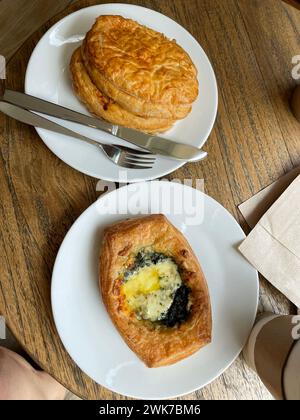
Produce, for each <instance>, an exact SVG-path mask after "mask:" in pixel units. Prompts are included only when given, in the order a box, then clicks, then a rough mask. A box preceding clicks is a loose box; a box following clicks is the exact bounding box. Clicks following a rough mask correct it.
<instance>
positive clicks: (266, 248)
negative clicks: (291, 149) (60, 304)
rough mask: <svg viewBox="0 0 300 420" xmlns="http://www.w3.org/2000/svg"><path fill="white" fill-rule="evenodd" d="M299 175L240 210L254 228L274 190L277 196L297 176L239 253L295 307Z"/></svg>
mask: <svg viewBox="0 0 300 420" xmlns="http://www.w3.org/2000/svg"><path fill="white" fill-rule="evenodd" d="M299 173H300V169H299V168H296V169H295V170H294V171H292V172H291V173H289V174H288V175H286V176H285V177H283V178H282V179H281V180H279V181H277V182H276V183H275V184H272V185H271V186H270V187H267V189H265V190H263V191H261V192H260V193H259V194H258V195H256V196H255V197H253V198H252V199H250V200H248V202H246V203H243V204H242V205H241V206H240V207H239V209H240V210H241V212H242V214H243V215H244V216H245V219H246V220H249V224H250V225H252V226H253V224H255V221H256V220H255V219H256V218H257V217H259V216H260V215H261V213H263V211H264V210H266V209H267V208H268V207H269V206H270V200H271V196H272V195H273V197H274V194H273V193H274V191H275V196H276V195H277V194H278V192H279V191H281V190H282V189H284V187H285V186H286V184H288V183H289V181H291V180H292V179H293V178H294V177H295V176H296V179H295V180H294V181H293V182H292V183H291V184H290V185H289V186H288V188H287V189H286V190H285V191H284V192H283V194H282V195H281V196H280V197H279V198H278V199H277V201H276V202H275V203H274V204H273V205H272V206H271V207H270V208H269V209H268V210H267V211H266V213H265V214H264V215H263V216H262V217H261V218H260V219H259V221H258V223H257V225H256V226H255V228H254V229H253V230H252V232H251V233H250V234H249V236H248V237H247V238H246V239H245V241H244V242H243V243H242V244H241V245H240V247H239V250H240V251H241V253H242V254H243V255H244V256H245V257H246V258H247V260H248V261H249V262H250V263H251V264H252V265H253V266H254V267H255V268H256V269H257V270H258V271H259V272H260V273H261V274H262V275H263V276H264V277H265V278H266V279H267V280H268V281H269V282H270V283H272V284H273V285H274V286H275V287H276V288H277V289H278V290H280V291H281V292H282V293H283V294H284V295H285V296H286V297H287V298H288V299H289V300H290V301H291V302H293V303H294V304H295V305H296V306H297V307H300V176H299V175H298V174H299ZM297 175H298V176H297ZM272 191H273V193H272Z"/></svg>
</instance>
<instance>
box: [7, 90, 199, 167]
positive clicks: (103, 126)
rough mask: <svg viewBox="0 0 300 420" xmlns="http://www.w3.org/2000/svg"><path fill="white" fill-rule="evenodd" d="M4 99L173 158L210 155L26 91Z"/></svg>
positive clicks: (191, 158) (193, 159)
mask: <svg viewBox="0 0 300 420" xmlns="http://www.w3.org/2000/svg"><path fill="white" fill-rule="evenodd" d="M2 101H4V102H8V103H10V104H12V105H16V106H21V107H22V108H24V109H29V110H31V111H35V112H39V113H42V114H46V115H49V116H52V117H57V118H61V119H63V120H67V121H71V122H75V123H78V124H83V125H86V126H88V127H92V128H97V129H100V130H102V131H105V132H106V133H109V134H111V135H113V136H115V137H119V138H121V139H123V140H126V141H127V142H129V143H131V144H134V145H136V146H138V147H141V148H142V149H146V150H148V151H150V152H152V153H154V154H159V155H162V156H166V157H169V158H171V159H175V160H183V161H199V160H202V159H204V158H205V157H206V156H207V153H206V152H204V151H203V150H201V149H198V148H197V147H194V146H191V145H188V144H184V143H178V142H175V141H172V140H169V139H166V138H164V137H160V136H154V135H151V134H145V133H142V132H140V131H137V130H133V129H130V128H126V127H122V126H118V125H114V124H111V123H108V122H106V121H104V120H100V119H98V118H94V117H91V116H88V115H84V114H81V113H79V112H76V111H73V110H71V109H68V108H65V107H63V106H60V105H57V104H54V103H52V102H48V101H45V100H44V99H40V98H36V97H34V96H31V95H27V94H25V93H21V92H16V91H12V90H9V89H6V91H5V93H4V95H3V97H2Z"/></svg>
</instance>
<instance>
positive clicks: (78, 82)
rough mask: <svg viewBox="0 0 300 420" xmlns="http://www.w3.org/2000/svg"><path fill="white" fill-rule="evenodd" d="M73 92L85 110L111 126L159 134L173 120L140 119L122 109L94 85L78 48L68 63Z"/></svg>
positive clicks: (169, 125) (169, 126)
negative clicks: (115, 125)
mask: <svg viewBox="0 0 300 420" xmlns="http://www.w3.org/2000/svg"><path fill="white" fill-rule="evenodd" d="M70 72H71V77H72V82H73V87H74V90H75V92H76V94H77V96H78V97H79V99H80V100H81V101H82V102H83V103H84V104H85V105H86V107H87V109H88V110H89V111H90V112H91V113H93V114H95V115H96V116H98V117H100V118H103V119H105V120H107V121H109V122H111V123H113V124H117V125H123V126H126V127H129V128H133V129H136V130H141V131H144V132H147V133H161V132H164V131H166V130H168V129H169V128H171V126H172V124H173V123H174V121H173V120H170V119H165V118H142V117H139V116H137V115H134V114H132V113H131V112H129V111H127V110H126V109H123V108H122V107H121V106H120V105H118V104H117V103H116V102H115V101H113V100H112V99H111V98H109V97H107V96H106V95H105V94H103V93H102V92H101V91H100V90H99V89H97V87H96V86H95V85H94V83H93V82H92V80H91V79H90V77H89V75H88V73H87V70H86V68H85V66H84V63H83V60H82V57H81V52H80V48H78V49H77V50H75V51H74V53H73V55H72V59H71V63H70Z"/></svg>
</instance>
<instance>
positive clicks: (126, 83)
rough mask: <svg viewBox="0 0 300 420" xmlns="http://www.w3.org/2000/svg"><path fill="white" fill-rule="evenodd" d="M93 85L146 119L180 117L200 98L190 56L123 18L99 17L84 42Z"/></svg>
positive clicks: (164, 38)
mask: <svg viewBox="0 0 300 420" xmlns="http://www.w3.org/2000/svg"><path fill="white" fill-rule="evenodd" d="M82 55H83V59H84V63H85V66H86V68H87V70H88V72H89V74H90V77H91V78H92V80H93V82H94V83H95V84H96V86H97V87H98V88H99V89H100V90H101V91H102V92H104V93H105V94H106V95H107V96H109V97H111V98H112V99H114V100H115V101H116V102H118V103H119V104H120V105H121V106H122V107H123V108H126V109H127V110H129V111H130V112H132V113H134V114H137V115H141V116H144V117H161V118H171V119H179V118H184V117H185V116H186V115H187V114H188V113H189V112H190V110H191V104H192V103H193V102H194V101H195V99H196V98H197V96H198V80H197V70H196V68H195V66H194V64H193V62H192V60H191V58H190V57H189V55H188V54H187V53H186V52H185V51H184V50H183V49H182V48H181V47H180V46H179V45H178V44H177V43H176V42H175V41H171V40H169V39H167V38H166V37H165V36H164V35H163V34H161V33H159V32H156V31H154V30H152V29H149V28H147V27H145V26H143V25H140V24H138V23H137V22H135V21H133V20H131V19H125V18H123V17H122V16H100V17H99V18H98V19H97V20H96V23H95V24H94V26H93V27H92V29H91V30H90V31H89V32H88V34H87V36H86V38H85V41H84V43H83V46H82Z"/></svg>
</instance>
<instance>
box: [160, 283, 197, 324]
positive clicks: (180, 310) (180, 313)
mask: <svg viewBox="0 0 300 420" xmlns="http://www.w3.org/2000/svg"><path fill="white" fill-rule="evenodd" d="M190 291H191V290H190V289H189V288H188V287H187V286H185V285H182V286H180V287H179V289H177V290H176V292H175V296H174V300H173V303H172V305H171V307H170V308H169V310H168V312H167V313H166V315H165V317H164V318H163V319H162V320H161V322H162V324H164V325H165V326H166V327H174V326H175V325H176V324H181V323H182V322H184V321H185V320H186V319H187V317H188V314H189V311H188V303H189V294H190Z"/></svg>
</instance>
